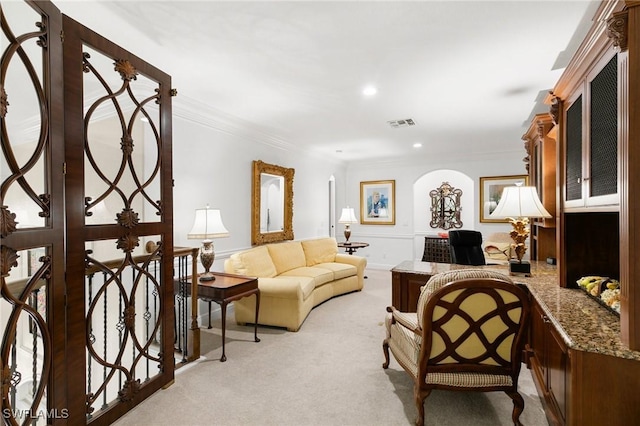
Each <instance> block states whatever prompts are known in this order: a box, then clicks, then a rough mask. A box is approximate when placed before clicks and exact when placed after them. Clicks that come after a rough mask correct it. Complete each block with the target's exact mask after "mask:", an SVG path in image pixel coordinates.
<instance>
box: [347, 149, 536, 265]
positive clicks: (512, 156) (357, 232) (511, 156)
mask: <svg viewBox="0 0 640 426" xmlns="http://www.w3.org/2000/svg"><path fill="white" fill-rule="evenodd" d="M474 143H477V142H474ZM514 145H516V146H515V147H514V150H513V151H511V152H505V153H502V154H501V155H500V156H495V155H486V156H482V157H479V156H475V157H465V155H464V154H461V155H460V156H459V157H456V158H437V157H434V158H431V159H428V160H422V159H421V160H414V161H413V162H411V163H407V162H404V163H394V162H385V163H376V164H372V163H368V164H367V163H356V164H354V163H351V164H349V165H348V169H347V185H348V187H347V190H346V194H347V201H348V203H349V204H350V205H353V206H356V207H357V208H359V197H360V182H362V181H370V180H388V179H394V180H395V181H396V224H395V225H362V224H354V225H352V226H351V229H352V234H351V238H350V240H352V241H362V242H367V243H369V247H367V248H366V249H362V250H360V251H358V253H357V254H360V255H362V256H366V257H367V258H368V263H369V266H370V267H376V268H385V269H387V268H389V269H390V268H392V267H394V266H395V265H397V264H399V263H401V262H403V261H405V260H411V259H420V258H421V257H422V250H423V247H422V245H419V244H417V243H415V241H416V240H417V239H420V238H422V240H423V241H424V238H423V236H424V233H425V227H424V223H423V220H422V219H419V220H416V213H415V211H416V209H417V208H419V207H417V206H416V205H415V200H416V198H420V197H428V191H426V193H424V194H422V193H420V192H424V191H425V185H426V183H424V182H423V181H422V180H421V178H422V177H423V176H424V175H426V174H428V173H430V172H434V171H438V172H439V171H442V173H436V174H435V175H434V176H437V177H438V178H439V179H440V182H437V185H436V186H434V188H435V187H437V186H439V185H440V184H441V183H442V180H445V181H446V180H449V181H450V183H451V184H453V185H454V186H456V185H458V181H459V182H460V183H459V185H461V189H463V191H464V194H463V197H462V206H463V209H464V210H465V215H464V216H463V223H464V228H465V229H475V230H478V231H480V232H482V233H483V234H485V235H488V234H491V233H494V232H508V231H510V230H511V225H509V224H508V223H480V218H479V214H478V201H477V199H478V196H479V195H478V194H479V193H480V187H479V180H480V177H484V176H503V175H517V174H525V173H526V170H525V167H524V163H523V162H522V157H523V154H524V153H523V151H522V150H521V149H520V145H519V144H514ZM446 170H450V171H451V172H450V173H448V172H445V171H446ZM464 176H466V177H468V179H469V180H470V181H471V182H473V188H471V187H470V186H469V185H468V181H466V179H464ZM427 182H428V181H427ZM430 184H435V181H432V182H431V183H430ZM431 189H433V188H430V189H429V190H431ZM469 210H472V211H473V212H474V213H473V218H472V219H469V216H468V211H469ZM427 226H428V224H427ZM434 232H437V231H436V230H434ZM421 236H422V237H421Z"/></svg>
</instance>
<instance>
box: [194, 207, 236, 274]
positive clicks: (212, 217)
mask: <svg viewBox="0 0 640 426" xmlns="http://www.w3.org/2000/svg"><path fill="white" fill-rule="evenodd" d="M228 236H229V231H227V228H225V227H224V224H223V223H222V216H221V215H220V210H218V209H211V208H209V205H208V204H207V207H205V208H204V209H196V219H195V221H194V223H193V227H192V228H191V231H189V234H188V235H187V238H188V239H190V240H202V248H201V249H200V262H201V263H202V266H204V269H205V272H204V273H203V274H201V275H200V281H213V280H215V279H216V277H215V276H214V275H213V273H211V272H210V271H209V269H211V265H213V260H214V259H215V252H214V249H213V241H212V238H224V237H228Z"/></svg>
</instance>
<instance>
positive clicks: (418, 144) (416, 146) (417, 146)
mask: <svg viewBox="0 0 640 426" xmlns="http://www.w3.org/2000/svg"><path fill="white" fill-rule="evenodd" d="M413 147H414V148H422V144H421V143H420V142H416V143H414V144H413Z"/></svg>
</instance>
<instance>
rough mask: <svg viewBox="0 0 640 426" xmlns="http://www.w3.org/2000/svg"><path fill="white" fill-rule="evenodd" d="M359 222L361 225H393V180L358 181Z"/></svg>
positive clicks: (394, 192) (394, 215)
mask: <svg viewBox="0 0 640 426" xmlns="http://www.w3.org/2000/svg"><path fill="white" fill-rule="evenodd" d="M360 223H361V224H363V225H395V223H396V181H395V180H377V181H368V182H360Z"/></svg>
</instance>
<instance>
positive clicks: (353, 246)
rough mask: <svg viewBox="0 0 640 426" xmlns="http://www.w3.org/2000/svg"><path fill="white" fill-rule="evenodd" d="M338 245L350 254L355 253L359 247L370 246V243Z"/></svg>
mask: <svg viewBox="0 0 640 426" xmlns="http://www.w3.org/2000/svg"><path fill="white" fill-rule="evenodd" d="M338 247H340V248H343V249H345V250H344V251H346V252H347V253H349V254H353V253H355V252H356V251H358V249H361V248H365V247H369V243H338Z"/></svg>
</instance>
